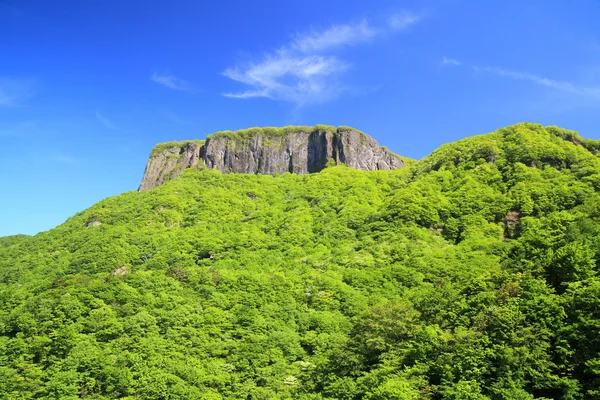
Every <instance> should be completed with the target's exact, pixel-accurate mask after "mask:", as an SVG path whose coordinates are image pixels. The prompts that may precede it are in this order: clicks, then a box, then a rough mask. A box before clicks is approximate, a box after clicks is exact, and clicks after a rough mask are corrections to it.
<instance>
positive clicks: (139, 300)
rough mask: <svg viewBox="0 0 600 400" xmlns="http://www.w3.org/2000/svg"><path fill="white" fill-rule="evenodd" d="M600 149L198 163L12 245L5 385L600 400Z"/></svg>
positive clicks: (469, 142)
mask: <svg viewBox="0 0 600 400" xmlns="http://www.w3.org/2000/svg"><path fill="white" fill-rule="evenodd" d="M597 148H598V146H597V142H594V141H589V140H584V139H581V138H580V137H579V136H578V135H577V134H575V133H574V132H570V131H565V130H561V129H558V128H552V127H549V128H543V127H541V126H539V125H535V124H519V125H515V126H511V127H507V128H504V129H501V130H499V131H497V132H494V133H491V134H488V135H481V136H476V137H472V138H467V139H464V140H461V141H458V142H455V143H451V144H448V145H445V146H442V147H441V148H440V149H438V150H436V151H435V152H434V153H432V155H431V156H429V157H427V158H425V159H423V160H421V161H420V162H418V163H417V164H415V165H414V166H412V167H410V168H405V169H400V170H395V171H359V170H354V169H350V168H347V167H344V166H336V167H330V168H326V169H325V170H323V171H322V172H320V173H316V174H309V175H294V174H289V173H286V174H282V175H274V176H271V175H243V174H222V173H221V172H219V171H215V170H212V171H196V170H188V171H187V172H185V173H184V174H183V175H182V176H181V177H179V178H178V179H175V180H173V181H170V182H168V183H165V184H164V185H162V186H160V187H158V188H155V189H153V190H151V191H145V192H141V193H137V192H131V193H125V194H122V195H120V196H116V197H113V198H109V199H106V200H104V201H102V202H100V203H98V204H96V205H95V206H93V207H91V208H90V209H88V210H85V211H83V212H81V213H79V214H77V215H76V216H74V217H72V218H71V219H69V220H68V221H67V222H65V223H64V224H63V225H61V226H59V227H57V228H55V229H53V230H51V231H48V232H45V233H41V234H38V235H36V236H34V237H22V238H18V239H10V240H7V241H6V242H5V243H4V242H3V243H2V245H0V398H5V399H78V398H87V399H288V398H298V399H457V400H458V399H461V400H462V399H479V400H483V399H533V398H546V399H598V398H600V378H598V376H600V335H599V333H600V322H599V321H600V311H599V310H600V278H599V276H598V272H599V260H600V193H599V191H600V159H599V158H598V156H596V155H595V154H594V153H595V151H596V149H597Z"/></svg>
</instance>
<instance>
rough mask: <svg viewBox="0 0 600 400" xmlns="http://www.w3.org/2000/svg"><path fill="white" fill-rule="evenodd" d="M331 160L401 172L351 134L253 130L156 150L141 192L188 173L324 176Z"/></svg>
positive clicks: (324, 129) (381, 151)
mask: <svg viewBox="0 0 600 400" xmlns="http://www.w3.org/2000/svg"><path fill="white" fill-rule="evenodd" d="M329 160H333V161H335V163H338V164H345V165H347V166H349V167H351V168H355V169H361V170H381V169H385V170H389V169H397V168H402V167H404V161H403V160H402V159H401V158H400V157H399V156H397V155H396V154H394V153H392V152H390V151H388V150H387V149H386V148H383V147H380V146H379V144H378V143H377V142H376V141H375V139H373V138H371V137H370V136H368V135H366V134H364V133H362V132H360V131H358V130H356V129H353V128H349V127H339V128H334V127H330V126H324V125H317V126H315V127H284V128H252V129H247V130H243V131H237V132H230V131H226V132H218V133H215V134H212V135H209V136H208V137H207V138H206V140H197V141H186V142H169V143H162V144H159V145H157V146H156V147H155V148H154V149H153V150H152V153H151V155H150V159H149V160H148V164H147V165H146V170H145V172H144V177H143V179H142V183H141V184H140V187H139V190H140V191H143V190H149V189H152V188H154V187H156V186H159V185H161V184H163V183H164V182H165V181H168V180H171V179H174V178H176V177H177V176H179V175H181V174H182V173H183V172H184V171H185V170H186V169H187V168H201V169H202V168H207V169H217V170H219V171H222V172H224V173H230V172H233V173H249V174H274V173H285V172H291V173H294V174H307V173H314V172H319V171H321V170H323V169H324V168H325V167H326V165H327V162H328V161H329Z"/></svg>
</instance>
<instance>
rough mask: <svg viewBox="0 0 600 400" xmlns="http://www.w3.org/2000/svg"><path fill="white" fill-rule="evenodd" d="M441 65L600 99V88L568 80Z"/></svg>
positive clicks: (454, 63)
mask: <svg viewBox="0 0 600 400" xmlns="http://www.w3.org/2000/svg"><path fill="white" fill-rule="evenodd" d="M441 65H445V66H461V65H464V66H465V67H468V68H470V69H472V70H473V71H475V72H478V73H486V74H491V75H496V76H500V77H503V78H509V79H513V80H519V81H527V82H531V83H534V84H536V85H539V86H544V87H547V88H550V89H554V90H556V91H560V92H564V93H571V94H575V95H579V96H585V97H587V98H588V99H591V98H594V99H600V86H589V85H580V84H576V83H574V82H571V81H567V80H557V79H553V78H549V77H546V76H542V75H538V74H534V73H531V72H525V71H517V70H512V69H507V68H501V67H490V66H484V67H481V66H478V65H469V64H463V63H462V62H460V61H458V60H455V59H451V58H446V57H444V58H443V60H442V63H441Z"/></svg>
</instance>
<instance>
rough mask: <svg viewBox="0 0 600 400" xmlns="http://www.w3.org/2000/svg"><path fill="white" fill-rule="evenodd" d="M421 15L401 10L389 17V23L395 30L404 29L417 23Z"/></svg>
mask: <svg viewBox="0 0 600 400" xmlns="http://www.w3.org/2000/svg"><path fill="white" fill-rule="evenodd" d="M420 20H421V17H420V16H418V15H416V14H413V13H411V12H408V11H401V12H399V13H396V14H394V15H392V16H391V17H390V18H389V19H388V25H389V26H390V28H391V29H393V30H404V29H406V28H408V27H409V26H411V25H414V24H416V23H417V22H419V21H420Z"/></svg>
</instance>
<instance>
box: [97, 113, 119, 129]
mask: <svg viewBox="0 0 600 400" xmlns="http://www.w3.org/2000/svg"><path fill="white" fill-rule="evenodd" d="M96 118H97V119H98V121H100V123H101V124H102V125H104V127H105V128H108V129H112V130H116V129H118V128H117V127H116V126H115V124H113V123H112V121H111V120H110V119H108V118H107V117H105V116H104V115H102V113H100V111H96Z"/></svg>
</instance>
